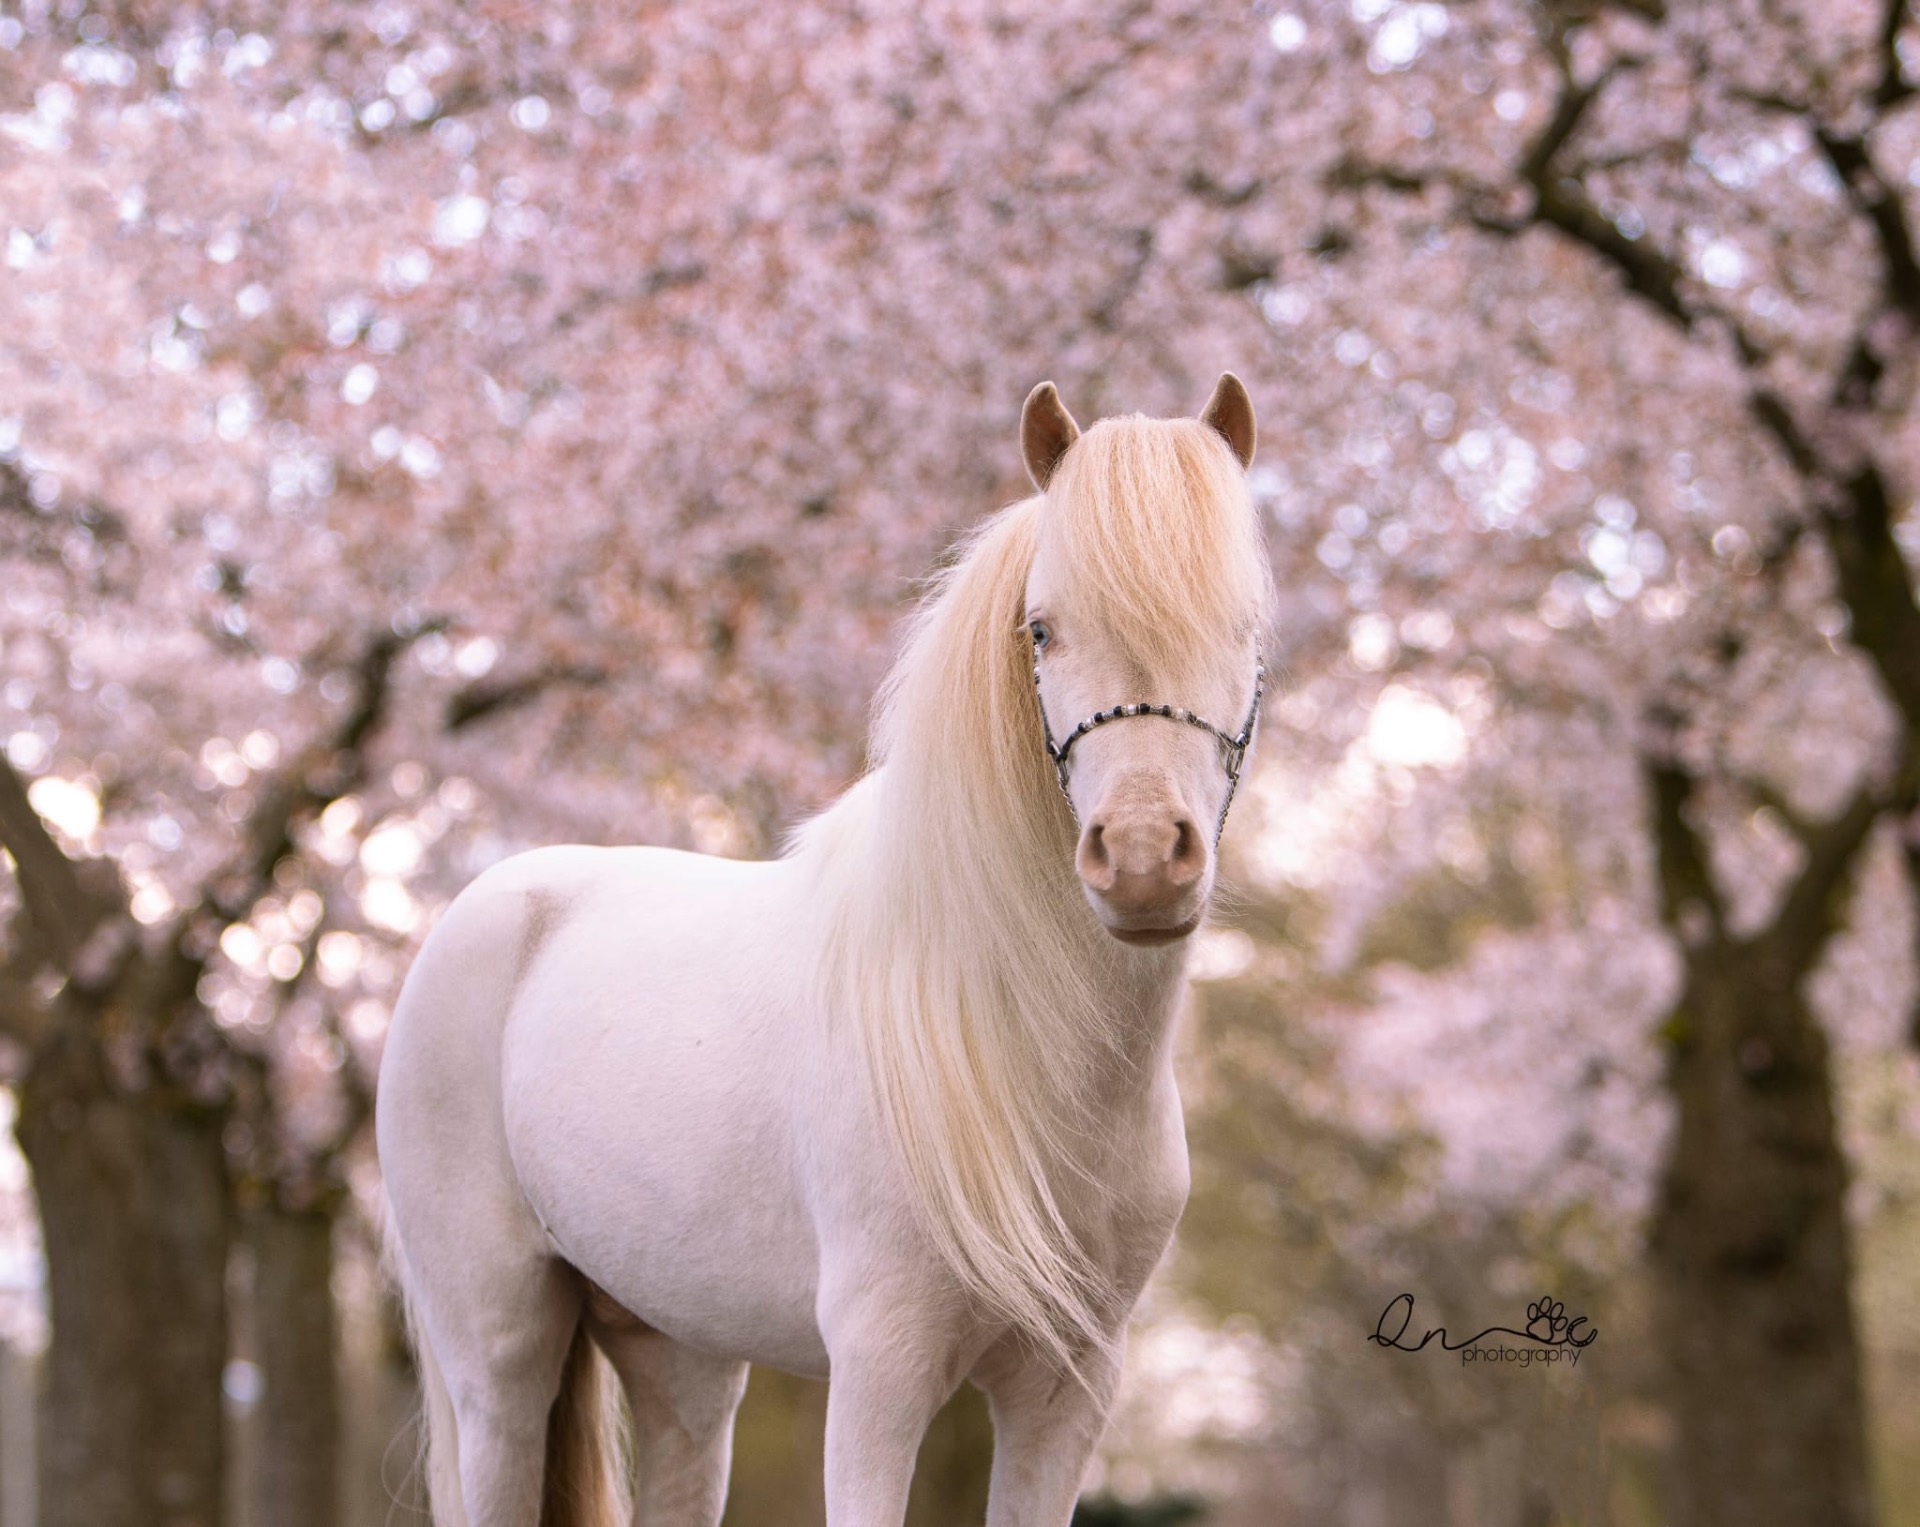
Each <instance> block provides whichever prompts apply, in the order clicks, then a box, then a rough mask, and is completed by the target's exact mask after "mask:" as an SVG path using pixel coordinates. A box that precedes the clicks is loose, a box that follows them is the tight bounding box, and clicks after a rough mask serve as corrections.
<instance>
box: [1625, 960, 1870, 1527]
mask: <svg viewBox="0 0 1920 1527" xmlns="http://www.w3.org/2000/svg"><path fill="white" fill-rule="evenodd" d="M1774 942H1775V941H1774V940H1772V939H1769V938H1765V937H1763V938H1761V939H1759V940H1755V941H1752V942H1746V941H1736V940H1729V939H1723V938H1719V937H1714V938H1711V939H1709V940H1707V941H1705V943H1704V944H1703V946H1702V947H1699V948H1696V949H1694V950H1692V951H1690V953H1689V957H1688V969H1687V982H1686V988H1685V991H1684V994H1683V996H1682V998H1681V1002H1680V1005H1679V1007H1678V1008H1677V1010H1676V1011H1675V1012H1674V1014H1673V1016H1672V1018H1671V1019H1670V1020H1669V1025H1668V1030H1667V1032H1668V1037H1669V1040H1670V1043H1671V1050H1670V1060H1669V1072H1668V1078H1669V1084H1670V1086H1671V1088H1672V1092H1673V1096H1674V1099H1675V1101H1676V1102H1677V1104H1678V1107H1679V1119H1678V1127H1677V1130H1676V1132H1675V1135H1674V1138H1673V1142H1672V1145H1671V1148H1670V1155H1669V1158H1668V1162H1667V1167H1666V1172H1665V1177H1664V1181H1663V1184H1662V1190H1661V1194H1660V1199H1659V1203H1658V1206H1657V1208H1656V1210H1655V1216H1654V1224H1653V1235H1652V1255H1653V1261H1654V1266H1655V1272H1656V1277H1657V1279H1658V1282H1659V1292H1660V1299H1661V1305H1660V1328H1661V1334H1662V1341H1663V1345H1664V1348H1665V1355H1666V1359H1667V1362H1668V1365H1669V1371H1670V1374H1671V1381H1672V1386H1673V1390H1672V1399H1673V1403H1674V1406H1675V1411H1676V1416H1675V1419H1676V1421H1677V1423H1678V1446H1677V1450H1676V1456H1675V1458H1674V1468H1673V1473H1674V1488H1675V1499H1674V1501H1673V1503H1672V1504H1673V1508H1674V1515H1673V1518H1672V1519H1673V1521H1674V1522H1675V1523H1676V1524H1677V1527H1723V1524H1724V1527H1774V1524H1778V1527H1801V1524H1804V1523H1809V1522H1819V1523H1822V1524H1823V1527H1866V1524H1868V1523H1870V1522H1871V1521H1872V1517H1873V1511H1872V1504H1871V1499H1870V1494H1869V1488H1868V1470H1867V1457H1866V1440H1865V1428H1864V1422H1863V1414H1862V1401H1861V1390H1860V1372H1859V1360H1858V1355H1857V1354H1858V1347H1857V1345H1856V1341H1855V1332H1854V1326H1853V1312H1852V1307H1851V1304H1850V1303H1849V1278H1848V1274H1849V1263H1850V1253H1849V1246H1848V1231H1847V1222H1846V1214H1845V1196H1846V1167H1845V1162H1844V1160H1843V1158H1842V1156H1841V1152H1840V1146H1839V1143H1838V1141H1837V1139H1836V1138H1835V1131H1834V1113H1833V1105H1832V1102H1831V1077H1830V1074H1829V1066H1828V1057H1827V1043H1826V1036H1825V1035H1824V1033H1823V1032H1822V1030H1821V1028H1820V1026H1819V1024H1818V1022H1817V1021H1816V1019H1815V1018H1814V1015H1813V1014H1812V1012H1811V1011H1810V1010H1809V1008H1808V1006H1807V1004H1806V1001H1805V998H1804V997H1803V995H1802V993H1801V977H1802V974H1803V970H1802V968H1801V967H1800V962H1799V961H1798V960H1795V959H1791V958H1782V957H1780V955H1779V954H1778V953H1776V951H1775V950H1774V949H1773V948H1772V947H1771V945H1772V944H1773V943H1774Z"/></svg>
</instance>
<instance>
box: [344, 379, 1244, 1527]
mask: <svg viewBox="0 0 1920 1527" xmlns="http://www.w3.org/2000/svg"><path fill="white" fill-rule="evenodd" d="M1021 437H1022V445H1023V449H1024V454H1025V458H1026V463H1027V467H1028V470H1029V472H1030V473H1031V475H1032V477H1033V480H1034V483H1035V485H1036V486H1037V487H1038V488H1039V489H1040V495H1039V496H1037V497H1034V498H1029V499H1027V500H1025V501H1023V502H1021V503H1017V504H1015V505H1013V506H1012V507H1011V508H1008V509H1006V510H1004V511H1002V512H1001V513H1000V514H998V515H997V516H995V517H994V518H993V519H991V520H989V521H988V522H987V523H986V524H985V525H984V526H983V527H982V528H981V529H980V530H979V531H978V532H977V533H976V534H975V535H974V536H973V537H972V539H971V541H970V542H969V543H968V545H967V546H966V548H965V550H964V555H962V556H961V558H960V559H959V561H958V563H957V564H956V565H955V566H954V567H953V568H952V569H951V570H950V571H949V572H948V573H946V574H945V576H944V577H943V578H942V579H941V580H940V582H939V585H938V587H937V589H936V590H935V591H934V592H933V594H932V595H931V597H930V598H929V599H928V601H927V602H926V604H925V606H924V607H923V609H922V610H921V613H920V615H919V618H918V620H917V622H916V624H915V625H914V627H913V629H912V632H911V635H910V637H909V640H908V642H907V644H906V650H905V652H904V654H903V655H902V656H901V658H900V660H899V663H898V664H897V666H896V667H895V669H894V670H893V673H892V676H891V677H890V678H889V680H888V682H887V685H886V689H885V692H884V695H883V697H882V699H881V702H880V704H879V707H878V711H877V721H876V725H875V735H874V747H873V753H874V756H875V758H876V759H877V760H878V763H877V764H876V766H875V767H874V768H873V770H872V771H871V772H870V773H869V774H867V776H866V777H865V778H863V779H862V780H861V781H860V782H859V783H857V784H856V785H854V786H853V788H851V789H850V790H849V791H848V792H847V793H846V795H845V796H844V797H842V798H841V800H840V801H839V802H838V803H837V804H836V805H834V806H833V807H832V808H831V809H829V810H828V811H826V812H825V813H824V814H822V815H821V816H819V817H817V818H816V819H814V820H813V821H812V822H811V823H809V824H808V825H807V826H805V827H804V828H803V829H801V831H800V832H799V833H798V834H797V835H796V837H795V839H794V842H793V844H792V846H791V847H790V849H789V850H788V852H787V853H786V854H785V855H784V856H783V857H781V858H779V859H777V860H774V861H772V862H769V863H739V862H734V861H729V860H724V859H714V858H703V857H700V856H697V855H692V854H685V853H678V852H673V851H669V850H664V849H656V848H580V847H572V848H548V849H541V850H538V851H535V852H532V853H527V854H522V855H520V856H518V857H516V858H513V859H510V860H508V861H506V862H505V863H502V864H500V865H498V866H496V867H495V868H493V869H490V870H488V871H487V872H486V873H485V874H483V875H482V876H480V877H479V879H477V880H476V881H475V882H474V883H473V884H472V885H471V886H470V887H469V888H468V889H467V890H466V891H465V892H464V893H463V894H462V895H461V896H460V897H459V898H458V899H457V900H456V901H455V902H454V904H453V905H452V907H450V908H449V909H448V911H447V913H446V915H445V916H444V917H443V918H442V919H441V921H440V923H439V925H438V926H437V927H436V928H435V929H434V930H433V934H432V936H431V937H430V938H429V939H428V940H427V942H426V946H425V947H424V948H423V949H422V950H421V952H420V956H419V958H418V959H417V960H416V961H415V963H414V966H413V969H412V971H411V973H410V974H409V975H408V977H407V982H406V988H405V990H404V991H403V992H402V994H401V997H400V1001H399V1005H398V1007H397V1009H396V1011H395V1013H394V1019H393V1027H392V1031H391V1034H390V1036H389V1038H388V1041H387V1050H386V1057H385V1063H384V1067H383V1071H382V1075H381V1078H380V1095H379V1112H378V1135H379V1146H380V1159H381V1163H382V1166H383V1169H384V1171H385V1180H386V1191H387V1195H388V1200H389V1220H390V1225H389V1231H390V1238H391V1241H392V1251H393V1260H394V1265H395V1267H396V1270H397V1272H398V1275H399V1278H400V1280H401V1283H402V1285H403V1288H404V1291H405V1293H406V1296H407V1299H408V1302H409V1306H410V1309H411V1311H412V1320H413V1328H414V1332H415V1338H416V1345H417V1348H418V1352H419V1359H420V1370H421V1374H422V1379H423V1382H424V1386H425V1390H426V1405H427V1415H428V1428H429V1433H430V1439H431V1440H430V1454H431V1459H430V1465H429V1468H430V1478H431V1487H432V1495H433V1509H434V1514H435V1519H436V1520H437V1521H438V1522H439V1523H441V1524H442V1527H454V1524H464V1527H563V1524H567V1527H572V1524H593V1527H601V1524H611V1523H613V1522H615V1521H616V1520H622V1521H623V1520H625V1519H626V1512H627V1509H628V1508H627V1506H626V1504H625V1500H626V1497H627V1496H628V1494H629V1492H630V1491H637V1495H636V1497H635V1499H634V1503H633V1507H632V1510H633V1518H632V1519H633V1520H635V1521H637V1522H640V1523H643V1524H647V1527H656V1524H668V1523H671V1524H699V1527H713V1524H715V1523H717V1522H719V1520H720V1516H721V1510H722V1506H723V1503H724V1500H725V1497H726V1488H727V1470H728V1462H729V1456H730V1450H731V1446H732V1442H731V1438H732V1427H733V1417H734V1411H735V1408H736V1406H737V1405H738V1404H739V1402H740V1397H741V1393H742V1391H743V1390H744V1388H745V1386H746V1380H747V1365H748V1364H749V1363H750V1362H756V1363H769V1364H772V1365H774V1366H775V1367H779V1368H785V1369H788V1370H790V1371H792V1372H795V1373H799V1374H805V1375H810V1376H814V1377H819V1378H826V1379H829V1380H830V1385H829V1390H828V1399H827V1441H826V1499H827V1519H828V1521H829V1523H830V1524H831V1527H899V1524H900V1522H901V1520H902V1517H903V1515H904V1513H905V1510H906V1502H907V1492H908V1485H909V1483H910V1480H911V1476H912V1472H913V1465H914V1459H915V1456H916V1453H917V1451H918V1449H919V1445H920V1441H921V1436H922V1433H923V1432H924V1430H925V1428H926V1426H927V1424H928V1422H929V1421H930V1420H931V1418H932V1417H933V1415H934V1413H935V1412H936V1411H937V1410H938V1409H939V1408H940V1406H941V1405H942V1404H943V1403H944V1402H945V1401H946V1399H947V1398H948V1397H949V1396H950V1395H951V1394H952V1393H953V1391H954V1390H955V1389H956V1388H957V1387H958V1386H959V1385H960V1383H961V1382H962V1381H963V1380H971V1381H972V1382H973V1383H975V1384H976V1385H978V1386H979V1387H980V1388H981V1389H983V1390H984V1391H985V1392H986V1395H987V1397H988V1401H989V1404H990V1406H991V1409H992V1414H993V1422H994V1432H995V1449H994V1459H993V1473H992V1480H991V1504H990V1505H989V1507H988V1521H989V1523H990V1524H991V1527H1016V1524H1018V1527H1061V1524H1064V1523H1066V1522H1067V1521H1068V1519H1069V1517H1070V1516H1071V1514H1072V1512H1073V1507H1074V1501H1075V1497H1076V1495H1077V1493H1078V1490H1079V1486H1080V1481H1081V1477H1082V1474H1083V1472H1084V1470H1085V1468H1086V1464H1087V1461H1088V1458H1089V1456H1090V1455H1091V1453H1092V1450H1093V1448H1094V1445H1095V1443H1096V1442H1097V1440H1098V1439H1099V1436H1100V1433H1101V1430H1102V1428H1103V1427H1104V1425H1105V1422H1106V1413H1107V1408H1108V1406H1109V1404H1110V1402H1111V1398H1112V1394H1113V1389H1114V1384H1115V1381H1116V1378H1117V1376H1118V1372H1119V1368H1120V1362H1121V1353H1122V1347H1123V1344H1124V1340H1125V1332H1126V1322H1127V1318H1128V1315H1129V1313H1130V1311H1131V1310H1132V1308H1133V1305H1134V1301H1135V1300H1136V1299H1137V1297H1138V1296H1139V1293H1140V1290H1141V1288H1142V1287H1143V1286H1144V1284H1145V1283H1146V1280H1147V1277H1148V1275H1149V1274H1150V1273H1151V1272H1152V1270H1153V1268H1154V1266H1155V1264H1156V1263H1157V1262H1158V1261H1159V1259H1160V1257H1161V1254H1162V1253H1163V1251H1164V1250H1165V1248H1166V1245H1167V1242H1168V1240H1169V1238H1170V1237H1171V1236H1172V1233H1173V1227H1174V1223H1175V1221H1176V1220H1178V1218H1179V1216H1180V1211H1181V1208H1182V1206H1183V1205H1184V1203H1185V1201H1186V1195H1187V1183H1188V1177H1187V1153H1186V1143H1185V1138H1184V1133H1183V1122H1182V1118H1181V1113H1180V1100H1179V1097H1178V1095H1177V1094H1176V1092H1175V1088H1174V1078H1173V1067H1172V1059H1171V1048H1172V1046H1171V1029H1172V1026H1173V1019H1174V1013H1175V1008H1176V1005H1177V1003H1178V1000H1179V998H1180V994H1181V990H1182V985H1183V963H1184V956H1183V952H1182V951H1183V948H1184V945H1183V942H1182V941H1183V940H1184V939H1185V937H1186V935H1188V934H1190V933H1191V932H1192V931H1193V930H1194V928H1195V927H1196V926H1198V924H1199V922H1200V920H1201V918H1202V917H1203V916H1204V915H1205V912H1206V909H1207V904H1208V899H1209V896H1210V895H1211V892H1212V888H1213V879H1214V851H1215V848H1216V845H1217V839H1218V834H1219V829H1220V828H1221V827H1222V826H1223V825H1224V824H1225V820H1226V811H1227V807H1228V806H1229V805H1230V804H1231V799H1232V789H1233V785H1234V782H1235V780H1236V779H1237V777H1238V773H1239V769H1240V765H1241V762H1242V760H1243V758H1244V756H1245V752H1246V747H1247V744H1248V742H1249V740H1250V738H1251V735H1252V731H1253V726H1254V723H1255V719H1256V716H1257V712H1258V708H1259V693H1260V674H1261V661H1260V644H1261V635H1262V632H1263V630H1264V627H1265V624H1266V615H1267V611H1268V606H1269V604H1270V600H1271V586H1270V580H1269V573H1268V570H1267V567H1268V564H1267V559H1266V557H1265V555H1264V552H1263V550H1262V546H1261V538H1260V533H1259V526H1258V521H1257V518H1256V515H1255V512H1254V510H1253V507H1252V504H1251V501H1250V498H1249V495H1248V492H1247V487H1246V476H1245V468H1246V465H1247V463H1248V462H1249V460H1251V458H1252V455H1253V446H1254V421H1253V409H1252V405H1251V403H1250V402H1249V401H1248V398H1247V394H1246V390H1245V389H1244V388H1243V387H1242V386H1241V384H1240V382H1239V381H1238V379H1237V378H1235V377H1233V376H1231V375H1228V376H1224V377H1222V378H1221V380H1220V384H1219V386H1218V387H1216V388H1215V390H1214V393H1213V396H1212V398H1211V400H1210V401H1209V402H1208V404H1207V406H1206V408H1205V410H1204V411H1203V413H1202V415H1201V417H1200V419H1199V420H1151V419H1145V418H1140V417H1131V418H1124V419H1109V420H1106V421H1103V422H1102V423H1100V424H1098V425H1096V426H1095V427H1093V428H1092V429H1091V430H1089V431H1088V432H1087V433H1086V434H1085V435H1082V434H1081V433H1080V431H1079V429H1078V427H1077V426H1076V425H1075V424H1074V422H1073V420H1072V418H1071V417H1070V416H1069V415H1068V413H1067V412H1066V410H1065V409H1064V408H1063V407H1062V406H1061V403H1060V400H1059V398H1058V397H1057V396H1056V394H1055V392H1054V389H1053V387H1052V385H1051V384H1050V383H1049V384H1043V385H1042V386H1040V387H1038V388H1036V389H1034V392H1033V394H1032V395H1031V396H1030V397H1029V398H1028V399H1027V403H1026V408H1025V411H1024V413H1023V415H1022V418H1021ZM1176 702H1177V703H1176ZM1185 707H1191V709H1187V708H1185ZM1081 716H1084V717H1086V718H1087V719H1086V720H1085V721H1083V722H1080V723H1079V724H1077V725H1070V726H1062V725H1060V724H1061V723H1063V722H1071V720H1072V718H1075V717H1081ZM1203 718H1212V720H1211V721H1209V720H1206V719H1203ZM1122 720H1124V721H1127V722H1128V723H1129V724H1127V725H1124V726H1122V725H1109V724H1108V723H1110V722H1116V721H1122ZM1050 722H1051V723H1053V724H1049V723H1050ZM1063 796H1064V798H1063ZM600 1354H604V1355H605V1358H606V1359H607V1360H608V1361H609V1362H610V1363H611V1365H612V1368H613V1371H614V1373H615V1374H616V1375H617V1376H618V1380H619V1385H620V1388H621V1389H622V1390H624V1393H625V1398H626V1402H627V1406H628V1408H629V1409H630V1411H631V1416H632V1426H633V1432H632V1442H631V1447H632V1452H633V1455H634V1457H635V1461H636V1463H637V1469H636V1471H635V1472H636V1474H637V1478H636V1479H633V1480H628V1479H625V1478H621V1477H618V1476H620V1475H622V1474H624V1473H625V1472H626V1469H625V1465H624V1462H623V1460H624V1458H625V1457H626V1456H627V1455H626V1453H625V1451H624V1448H623V1445H622V1439H621V1435H620V1430H619V1427H618V1404H619V1400H618V1396H617V1395H616V1394H615V1392H614V1390H613V1388H612V1387H611V1386H610V1385H605V1384H603V1383H602V1381H601V1377H600V1369H601V1362H600Z"/></svg>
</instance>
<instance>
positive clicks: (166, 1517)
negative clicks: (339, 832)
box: [18, 1025, 228, 1527]
mask: <svg viewBox="0 0 1920 1527" xmlns="http://www.w3.org/2000/svg"><path fill="white" fill-rule="evenodd" d="M76 1027H78V1026H77V1025H76ZM18 1133H19V1138H20V1145H21V1149H22V1150H23V1151H24V1152H25V1154H26V1157H27V1161H28V1163H29V1164H30V1165H31V1167H32V1169H33V1182H34V1192H35V1195H36V1197H37V1199H38V1202H39V1209H40V1223H41V1228H42V1233H43V1236H44V1239H45V1246H46V1258H47V1293H48V1301H49V1305H50V1312H51V1315H52V1327H53V1329H52V1341H51V1345H50V1347H49V1349H48V1352H47V1357H46V1376H45V1389H44V1391H43V1395H44V1397H43V1401H42V1410H41V1416H40V1426H39V1471H40V1488H39V1492H38V1493H39V1503H40V1521H39V1527H218V1524H219V1522H220V1520H221V1462H222V1438H221V1431H222V1417H221V1391H220V1379H221V1370H222V1368H223V1366H224V1365H225V1362H226V1357H227V1315H226V1263H227V1243H228V1221H227V1180H226V1161H225V1155H224V1152H223V1149H222V1146H221V1139H220V1121H219V1118H218V1117H217V1115H216V1114H214V1113H213V1112H211V1111H207V1110H202V1109H198V1108H195V1107H193V1106H192V1105H190V1104H187V1103H184V1102H183V1101H181V1100H180V1099H179V1098H178V1097H177V1096H175V1095H173V1094H172V1092H171V1089H167V1088H155V1089H154V1090H152V1091H147V1092H139V1093H124V1092H121V1091H120V1090H118V1089H116V1088H115V1087H114V1086H113V1085H112V1084H111V1083H110V1082H109V1081H108V1079H107V1075H106V1070H105V1067H104V1065H103V1063H102V1058H101V1056H100V1054H99V1052H98V1050H97V1049H96V1048H95V1045H94V1043H93V1042H92V1040H91V1039H90V1038H85V1037H80V1036H79V1035H78V1034H68V1035H66V1036H64V1037H62V1038H61V1039H59V1040H57V1041H55V1042H54V1043H53V1044H52V1045H50V1046H49V1047H48V1048H47V1049H46V1050H44V1051H43V1052H42V1053H41V1055H40V1056H38V1057H37V1059H36V1063H35V1065H34V1067H33V1069H32V1071H31V1073H30V1075H29V1077H28V1079H27V1081H26V1084H25V1086H24V1087H23V1089H22V1097H21V1106H20V1118H19V1126H18Z"/></svg>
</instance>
